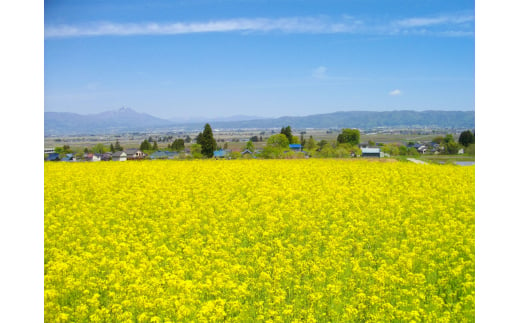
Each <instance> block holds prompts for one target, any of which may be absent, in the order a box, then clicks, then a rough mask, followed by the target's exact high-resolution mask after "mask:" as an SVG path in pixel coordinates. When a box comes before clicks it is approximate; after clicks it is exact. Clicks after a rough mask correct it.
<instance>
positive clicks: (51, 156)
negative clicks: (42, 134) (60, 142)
mask: <svg viewBox="0 0 520 323" xmlns="http://www.w3.org/2000/svg"><path fill="white" fill-rule="evenodd" d="M47 160H48V161H59V160H60V154H58V153H50V154H49V157H48V158H47Z"/></svg>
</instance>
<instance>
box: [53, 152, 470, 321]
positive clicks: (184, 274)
mask: <svg viewBox="0 0 520 323" xmlns="http://www.w3.org/2000/svg"><path fill="white" fill-rule="evenodd" d="M44 171H45V208H44V210H45V211H44V212H45V221H44V226H45V250H44V257H45V277H44V279H45V321H46V322H66V321H73V322H103V321H104V322H125V321H128V322H135V321H137V322H169V321H171V322H179V321H180V322H182V321H194V322H218V321H228V322H235V321H236V322H256V321H259V322H263V321H265V322H348V321H351V322H392V321H394V322H411V321H417V322H468V321H474V314H475V301H474V296H475V267H474V266H475V248H474V247H475V168H474V167H459V166H440V165H416V164H411V163H398V162H396V163H383V162H377V161H366V160H327V159H319V160H311V159H309V160H242V161H240V160H237V161H216V160H206V161H204V160H198V161H143V162H121V163H117V162H110V163H104V162H97V163H64V162H59V163H45V166H44Z"/></svg>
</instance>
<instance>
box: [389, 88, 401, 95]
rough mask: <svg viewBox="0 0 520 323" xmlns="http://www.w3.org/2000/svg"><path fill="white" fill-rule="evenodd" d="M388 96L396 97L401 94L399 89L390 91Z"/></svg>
mask: <svg viewBox="0 0 520 323" xmlns="http://www.w3.org/2000/svg"><path fill="white" fill-rule="evenodd" d="M388 94H389V95H391V96H397V95H401V94H402V92H401V90H399V89H395V90H393V91H390V92H389V93H388Z"/></svg>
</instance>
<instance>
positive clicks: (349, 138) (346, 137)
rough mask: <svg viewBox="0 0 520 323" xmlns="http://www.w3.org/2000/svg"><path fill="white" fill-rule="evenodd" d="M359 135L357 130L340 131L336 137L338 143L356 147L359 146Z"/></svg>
mask: <svg viewBox="0 0 520 323" xmlns="http://www.w3.org/2000/svg"><path fill="white" fill-rule="evenodd" d="M360 137H361V134H360V133H359V130H358V129H348V128H347V129H342V131H341V133H340V134H339V135H338V139H337V140H338V143H340V144H350V145H353V146H354V145H357V144H359V139H360Z"/></svg>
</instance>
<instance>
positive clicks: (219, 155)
mask: <svg viewBox="0 0 520 323" xmlns="http://www.w3.org/2000/svg"><path fill="white" fill-rule="evenodd" d="M227 154H228V152H227V151H226V150H224V149H220V150H215V151H214V152H213V157H215V158H224V157H226V156H227Z"/></svg>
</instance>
